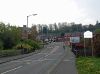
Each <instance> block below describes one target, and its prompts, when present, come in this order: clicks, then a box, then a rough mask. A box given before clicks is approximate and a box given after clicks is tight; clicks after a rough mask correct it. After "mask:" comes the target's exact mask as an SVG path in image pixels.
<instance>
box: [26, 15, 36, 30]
mask: <svg viewBox="0 0 100 74" xmlns="http://www.w3.org/2000/svg"><path fill="white" fill-rule="evenodd" d="M35 15H37V14H32V15H28V16H27V28H28V18H29V17H30V16H35Z"/></svg>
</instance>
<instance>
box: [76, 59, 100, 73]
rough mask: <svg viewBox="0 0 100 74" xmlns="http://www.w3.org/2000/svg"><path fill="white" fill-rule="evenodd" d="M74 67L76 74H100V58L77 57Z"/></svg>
mask: <svg viewBox="0 0 100 74" xmlns="http://www.w3.org/2000/svg"><path fill="white" fill-rule="evenodd" d="M76 65H77V69H78V74H100V58H94V57H79V58H77V60H76Z"/></svg>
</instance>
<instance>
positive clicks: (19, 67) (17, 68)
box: [1, 66, 23, 74]
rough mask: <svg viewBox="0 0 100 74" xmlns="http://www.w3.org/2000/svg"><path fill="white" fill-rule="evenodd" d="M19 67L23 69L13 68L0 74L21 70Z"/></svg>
mask: <svg viewBox="0 0 100 74" xmlns="http://www.w3.org/2000/svg"><path fill="white" fill-rule="evenodd" d="M21 67H23V66H19V67H16V68H14V69H11V70H8V71H5V72H2V73H1V74H6V73H8V72H11V71H14V70H17V69H19V68H21Z"/></svg>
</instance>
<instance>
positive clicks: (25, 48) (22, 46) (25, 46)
mask: <svg viewBox="0 0 100 74" xmlns="http://www.w3.org/2000/svg"><path fill="white" fill-rule="evenodd" d="M14 48H15V49H19V50H21V51H22V53H29V52H31V51H32V47H31V46H30V45H29V44H26V43H19V44H17V45H16V46H15V47H14Z"/></svg>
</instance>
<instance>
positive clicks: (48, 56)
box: [0, 42, 74, 74]
mask: <svg viewBox="0 0 100 74" xmlns="http://www.w3.org/2000/svg"><path fill="white" fill-rule="evenodd" d="M65 55H66V52H65V50H64V49H63V43H62V42H58V43H51V44H49V45H47V46H46V47H45V49H43V50H42V51H41V52H40V53H37V54H34V55H32V56H29V57H26V58H22V59H18V60H14V61H10V62H7V63H3V64H0V74H60V73H55V71H56V66H57V65H59V66H60V64H59V63H60V62H61V60H62V59H64V57H65ZM61 67H62V66H61ZM58 68H59V67H58ZM64 73H65V72H64ZM64 73H63V74H64ZM61 74H62V73H61ZM65 74H66V73H65ZM68 74H70V73H68ZM73 74H74V73H73Z"/></svg>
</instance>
